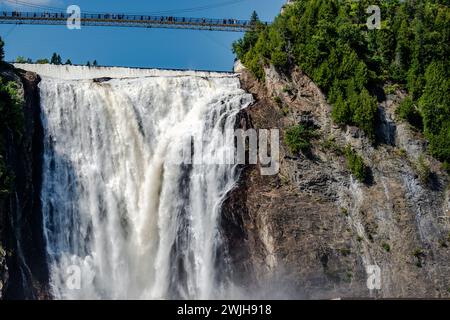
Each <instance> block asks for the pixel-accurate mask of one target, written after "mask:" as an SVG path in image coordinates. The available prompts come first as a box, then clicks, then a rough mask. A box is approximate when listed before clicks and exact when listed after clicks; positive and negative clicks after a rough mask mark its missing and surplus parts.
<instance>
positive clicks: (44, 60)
mask: <svg viewBox="0 0 450 320" xmlns="http://www.w3.org/2000/svg"><path fill="white" fill-rule="evenodd" d="M36 63H37V64H49V63H50V61H48V59H37V60H36Z"/></svg>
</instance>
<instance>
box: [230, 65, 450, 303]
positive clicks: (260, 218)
mask: <svg viewBox="0 0 450 320" xmlns="http://www.w3.org/2000/svg"><path fill="white" fill-rule="evenodd" d="M237 71H238V72H240V73H241V82H242V86H243V87H244V88H245V89H246V90H248V91H249V92H251V93H252V94H253V95H254V97H255V100H256V103H255V104H254V105H253V106H251V107H249V108H248V109H246V110H245V111H244V112H243V113H242V114H241V121H240V126H241V127H254V128H256V129H270V128H278V129H280V135H281V140H282V141H283V133H284V132H285V130H286V128H288V127H290V126H292V125H296V124H299V123H305V122H310V123H313V125H314V126H315V127H316V128H317V132H318V134H317V135H316V138H314V139H313V140H312V148H311V150H310V152H307V153H306V154H303V153H300V154H292V153H291V152H290V150H289V148H287V146H286V145H285V144H284V143H283V142H282V143H281V147H280V148H281V150H280V165H281V168H280V173H279V174H278V175H276V176H261V175H260V173H259V170H258V168H257V167H255V166H246V167H244V168H243V172H242V174H241V178H240V180H239V184H238V186H237V187H236V189H235V190H234V191H233V192H232V193H231V194H230V195H229V197H228V199H227V200H226V201H225V204H224V210H223V221H222V226H223V231H224V236H225V237H226V238H227V239H228V251H229V252H230V254H231V257H232V262H233V265H234V270H235V272H234V274H233V277H234V278H235V279H236V280H237V281H239V282H242V281H244V283H246V287H247V288H248V290H250V291H251V292H259V293H258V294H255V295H256V296H257V297H261V296H262V297H265V296H270V297H274V294H276V295H279V296H280V297H300V298H327V299H328V298H338V297H374V298H380V297H383V298H387V297H450V249H449V247H450V198H449V197H450V192H449V188H448V185H449V177H448V175H447V174H446V173H445V172H444V171H443V170H442V169H441V164H440V163H439V162H437V161H436V160H434V159H432V158H431V157H429V156H428V155H427V153H426V141H425V140H424V139H423V138H422V137H421V136H420V134H419V133H417V132H415V131H414V130H413V129H412V128H410V126H409V125H408V124H406V123H404V122H401V121H399V120H398V119H397V118H396V116H395V112H394V110H395V108H396V106H397V105H398V104H399V102H400V101H401V100H402V98H403V97H404V94H403V93H402V92H400V91H397V92H395V93H393V94H391V95H388V96H387V97H382V98H381V99H380V101H381V102H380V103H379V107H378V125H377V138H376V142H372V141H370V140H369V139H367V137H366V136H365V135H364V134H363V133H362V132H361V131H360V130H359V129H357V128H355V127H338V126H336V125H334V124H333V122H332V120H331V116H330V114H331V107H330V105H328V104H327V101H326V98H325V96H324V95H323V94H322V92H321V91H320V90H319V89H318V87H317V86H316V85H315V84H314V83H313V82H312V81H311V80H310V79H309V78H308V77H307V76H306V75H305V74H303V73H302V71H301V70H298V69H294V70H292V72H291V73H289V75H280V74H279V73H277V72H276V71H275V70H274V69H273V68H266V69H265V74H266V77H265V83H260V82H258V81H256V80H255V79H254V78H253V76H252V75H251V74H250V73H249V72H248V71H247V70H246V69H244V68H243V67H242V65H239V64H238V66H237ZM347 145H351V146H352V147H353V149H354V150H355V151H356V152H357V153H358V154H360V155H361V156H362V158H363V159H364V162H365V164H366V166H367V167H368V168H369V172H370V179H369V180H368V181H366V183H361V182H358V181H357V180H356V179H355V178H354V177H353V176H352V174H351V173H350V172H349V170H348V167H347V164H346V159H345V157H344V154H343V150H344V148H345V146H347ZM423 163H425V165H424V164H423ZM424 166H425V167H426V170H425V171H426V173H424V172H423V171H424V169H423V167H424ZM371 265H376V266H378V267H379V268H380V271H381V288H380V289H373V290H369V289H368V286H367V280H368V274H367V272H366V271H367V270H366V268H367V266H371Z"/></svg>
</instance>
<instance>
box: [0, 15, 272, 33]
mask: <svg viewBox="0 0 450 320" xmlns="http://www.w3.org/2000/svg"><path fill="white" fill-rule="evenodd" d="M68 21H69V22H71V21H73V16H72V14H68V13H64V12H19V11H2V12H0V24H16V25H20V24H25V25H67V22H68ZM264 23H265V24H268V22H264ZM80 24H81V26H96V27H140V28H169V29H191V30H209V31H226V32H245V31H248V30H251V29H252V28H254V24H253V23H252V22H251V21H250V20H237V19H229V18H226V19H211V18H188V17H175V16H155V15H153V16H152V15H136V14H133V15H130V14H118V13H82V14H81V15H80Z"/></svg>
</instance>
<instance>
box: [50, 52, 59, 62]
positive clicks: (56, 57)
mask: <svg viewBox="0 0 450 320" xmlns="http://www.w3.org/2000/svg"><path fill="white" fill-rule="evenodd" d="M50 63H51V64H56V65H60V64H62V60H61V56H60V55H59V54H57V53H56V52H55V53H53V55H52V58H51V60H50Z"/></svg>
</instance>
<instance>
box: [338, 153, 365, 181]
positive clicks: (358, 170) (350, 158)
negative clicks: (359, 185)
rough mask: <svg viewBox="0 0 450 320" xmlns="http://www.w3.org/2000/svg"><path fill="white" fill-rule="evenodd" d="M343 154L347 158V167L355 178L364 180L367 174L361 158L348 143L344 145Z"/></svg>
mask: <svg viewBox="0 0 450 320" xmlns="http://www.w3.org/2000/svg"><path fill="white" fill-rule="evenodd" d="M344 155H345V158H346V159H347V167H348V169H349V170H350V172H351V173H352V174H353V175H354V176H355V178H356V179H358V181H359V182H366V180H367V175H368V174H367V167H366V165H365V164H364V160H363V158H362V157H361V156H360V155H359V154H358V153H357V152H356V151H355V150H353V149H352V147H351V146H350V145H347V146H346V147H345V150H344Z"/></svg>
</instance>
